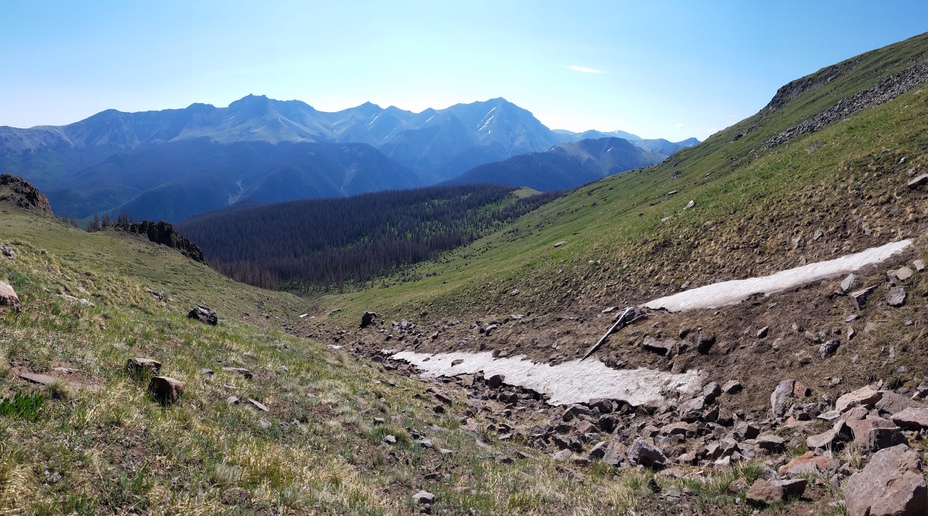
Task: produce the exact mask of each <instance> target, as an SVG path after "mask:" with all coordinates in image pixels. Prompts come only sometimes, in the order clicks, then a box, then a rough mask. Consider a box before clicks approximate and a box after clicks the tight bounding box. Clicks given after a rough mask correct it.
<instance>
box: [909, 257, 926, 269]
mask: <svg viewBox="0 0 928 516" xmlns="http://www.w3.org/2000/svg"><path fill="white" fill-rule="evenodd" d="M912 267H915V270H917V271H918V272H922V271H923V270H925V261H924V260H921V259H919V260H915V261H914V262H912Z"/></svg>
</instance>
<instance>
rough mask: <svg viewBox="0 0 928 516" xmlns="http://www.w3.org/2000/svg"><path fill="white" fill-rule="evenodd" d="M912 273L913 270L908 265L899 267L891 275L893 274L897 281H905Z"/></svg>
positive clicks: (913, 272)
mask: <svg viewBox="0 0 928 516" xmlns="http://www.w3.org/2000/svg"><path fill="white" fill-rule="evenodd" d="M914 274H915V271H913V270H912V269H911V268H910V267H899V268H898V269H896V270H894V271H893V276H895V277H896V279H897V280H899V281H905V280H907V279H909V278H911V277H912V276H913V275H914Z"/></svg>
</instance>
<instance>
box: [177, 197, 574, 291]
mask: <svg viewBox="0 0 928 516" xmlns="http://www.w3.org/2000/svg"><path fill="white" fill-rule="evenodd" d="M524 193H525V190H517V189H515V188H512V187H506V186H499V185H463V186H442V187H430V188H420V189H414V190H399V191H389V192H379V193H372V194H365V195H359V196H355V197H348V198H335V199H312V200H300V201H291V202H286V203H280V204H273V205H253V204H252V205H244V206H233V207H231V208H228V209H225V210H220V211H216V212H211V213H207V214H203V215H199V216H197V217H193V218H191V219H188V220H185V221H182V222H179V223H177V224H175V227H176V228H177V229H178V230H179V231H180V232H181V233H183V234H184V235H185V236H186V237H187V238H189V239H190V240H192V241H193V242H194V243H196V244H197V245H198V246H200V248H201V249H202V250H203V253H204V255H205V257H206V259H207V260H208V261H209V263H210V264H211V265H213V266H214V267H215V268H216V269H217V270H219V271H220V272H222V273H223V274H225V275H227V276H229V277H231V278H233V279H235V280H237V281H242V282H245V283H249V284H252V285H255V286H259V287H262V288H266V289H271V290H276V289H287V290H295V291H302V292H312V291H329V290H332V289H339V290H341V289H344V288H345V287H346V285H363V284H365V283H368V282H372V281H373V280H375V279H377V278H382V277H385V276H386V275H389V274H391V273H395V272H399V271H401V270H402V269H403V268H405V267H407V266H409V265H411V264H415V263H417V262H420V261H423V260H429V259H433V258H436V257H437V256H438V255H440V254H441V253H442V252H445V251H448V250H451V249H454V248H456V247H459V246H462V245H466V244H468V243H470V242H473V241H474V240H475V239H477V238H479V237H481V236H483V235H485V234H487V233H488V232H489V231H491V230H493V229H495V228H497V227H499V226H500V225H502V224H505V223H507V222H509V221H512V220H515V219H516V218H518V217H520V216H522V215H524V214H525V213H528V212H530V211H532V210H534V209H536V208H538V207H539V206H541V205H543V204H545V203H547V202H549V201H551V200H553V199H555V198H557V197H559V196H560V195H562V192H549V193H535V192H531V193H532V194H533V195H523V194H524Z"/></svg>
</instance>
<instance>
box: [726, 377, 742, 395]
mask: <svg viewBox="0 0 928 516" xmlns="http://www.w3.org/2000/svg"><path fill="white" fill-rule="evenodd" d="M742 389H744V387H743V386H742V385H741V382H739V381H737V380H730V381H727V382H725V385H723V386H722V392H724V393H725V394H738V393H739V392H741V390H742Z"/></svg>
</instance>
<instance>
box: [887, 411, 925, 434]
mask: <svg viewBox="0 0 928 516" xmlns="http://www.w3.org/2000/svg"><path fill="white" fill-rule="evenodd" d="M890 419H892V422H893V423H896V424H897V425H899V428H902V429H903V430H921V429H922V428H928V408H907V409H904V410H901V411H899V412H896V413H894V414H893V415H892V417H891V418H890Z"/></svg>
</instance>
